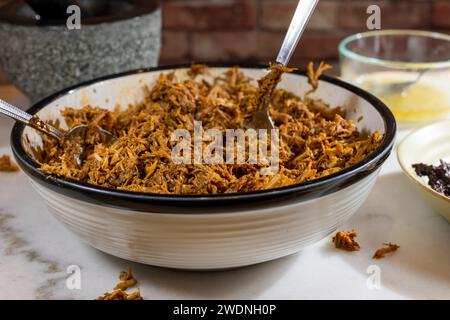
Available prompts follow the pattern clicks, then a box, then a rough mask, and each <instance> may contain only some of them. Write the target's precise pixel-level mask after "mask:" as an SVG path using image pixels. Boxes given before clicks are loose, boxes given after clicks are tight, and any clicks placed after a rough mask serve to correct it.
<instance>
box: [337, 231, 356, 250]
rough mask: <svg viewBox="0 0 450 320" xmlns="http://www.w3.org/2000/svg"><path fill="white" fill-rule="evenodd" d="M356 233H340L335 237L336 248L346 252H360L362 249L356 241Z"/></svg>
mask: <svg viewBox="0 0 450 320" xmlns="http://www.w3.org/2000/svg"><path fill="white" fill-rule="evenodd" d="M356 236H357V233H356V231H354V230H352V231H339V232H337V233H336V235H335V236H334V237H333V240H332V241H333V243H334V246H335V247H336V248H337V249H343V250H346V251H358V250H359V249H360V247H359V244H358V242H356V241H355V240H354V238H356Z"/></svg>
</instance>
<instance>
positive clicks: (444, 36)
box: [339, 29, 450, 69]
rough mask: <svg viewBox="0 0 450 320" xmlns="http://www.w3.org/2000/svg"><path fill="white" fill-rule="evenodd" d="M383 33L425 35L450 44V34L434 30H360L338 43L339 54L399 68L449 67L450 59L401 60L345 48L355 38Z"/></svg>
mask: <svg viewBox="0 0 450 320" xmlns="http://www.w3.org/2000/svg"><path fill="white" fill-rule="evenodd" d="M385 35H402V36H420V37H427V38H432V39H437V40H443V41H447V42H448V43H449V45H450V35H447V34H444V33H440V32H434V31H424V30H410V29H388V30H374V31H366V32H360V33H356V34H353V35H350V36H348V37H346V38H344V39H343V40H342V41H341V42H340V43H339V54H340V55H342V56H345V57H348V58H350V59H353V60H356V61H359V62H363V63H367V64H375V65H379V66H385V67H393V68H399V69H441V68H449V67H450V59H449V60H443V61H439V62H402V61H395V60H387V59H380V58H374V57H368V56H365V55H362V54H359V53H356V52H354V51H352V50H350V49H348V48H347V45H348V44H349V43H351V42H353V41H355V40H360V39H363V38H369V37H375V36H385Z"/></svg>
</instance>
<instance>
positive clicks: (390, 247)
mask: <svg viewBox="0 0 450 320" xmlns="http://www.w3.org/2000/svg"><path fill="white" fill-rule="evenodd" d="M383 246H384V247H383V248H380V249H378V250H377V251H375V254H374V255H373V257H372V259H383V258H384V257H385V256H386V254H388V253H391V252H394V251H397V249H398V248H400V246H398V245H396V244H393V243H390V242H389V243H383Z"/></svg>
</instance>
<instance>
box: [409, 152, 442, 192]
mask: <svg viewBox="0 0 450 320" xmlns="http://www.w3.org/2000/svg"><path fill="white" fill-rule="evenodd" d="M413 168H414V170H415V171H416V174H417V175H418V176H419V177H428V185H429V186H430V187H431V188H433V189H434V190H435V191H437V192H439V193H442V194H443V195H445V196H447V197H450V163H447V162H445V161H443V160H441V164H440V165H439V166H432V165H427V164H423V163H418V164H413Z"/></svg>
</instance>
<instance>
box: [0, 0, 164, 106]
mask: <svg viewBox="0 0 450 320" xmlns="http://www.w3.org/2000/svg"><path fill="white" fill-rule="evenodd" d="M119 4H121V5H120V6H119ZM83 10H84V8H83ZM105 10H106V11H105V12H104V13H102V14H100V13H98V15H95V16H88V17H84V16H83V15H84V13H85V11H86V10H84V11H81V26H80V29H69V28H68V27H67V25H66V20H43V21H40V20H36V19H35V18H34V16H35V13H34V12H33V11H32V9H31V7H29V6H28V5H27V4H26V3H25V2H24V1H22V0H18V1H12V2H10V3H9V4H7V5H5V6H2V7H0V39H1V40H2V48H1V50H0V65H1V67H2V68H3V69H4V71H5V72H6V74H7V76H8V78H9V80H10V81H11V82H12V83H13V84H14V85H16V86H17V87H18V88H19V89H20V90H21V91H22V92H23V93H25V94H26V95H27V96H28V97H29V98H30V100H31V101H32V102H36V101H38V100H40V99H42V98H44V97H46V96H48V95H50V94H52V93H54V92H56V91H59V90H62V89H64V88H66V87H68V86H72V85H75V84H77V83H80V82H82V81H86V80H89V79H94V78H97V77H101V76H106V75H108V74H113V73H118V72H124V71H127V70H131V69H137V68H143V67H146V66H157V65H158V59H159V51H160V47H161V44H160V42H161V20H162V18H161V10H160V8H159V5H158V1H156V0H132V1H126V2H124V1H122V2H120V1H117V0H111V1H108V7H107V8H106V9H105Z"/></svg>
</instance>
